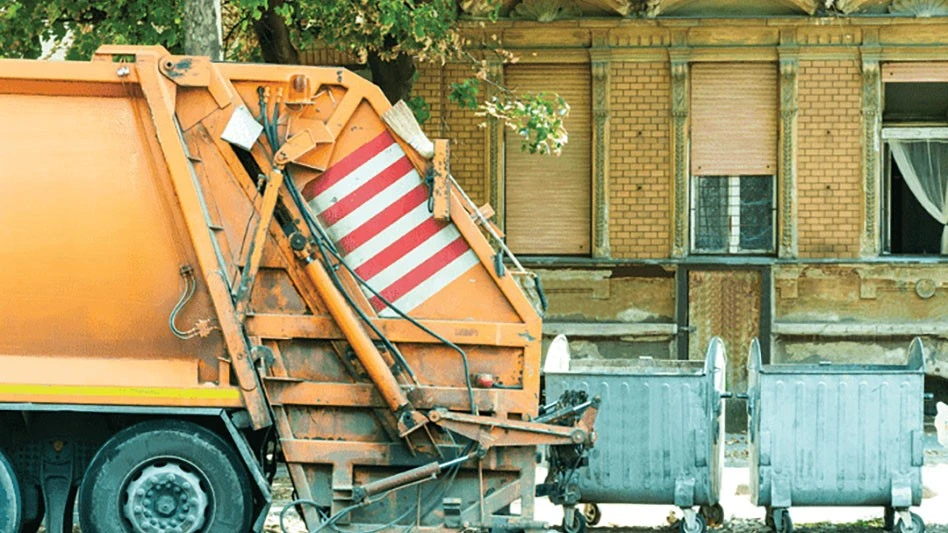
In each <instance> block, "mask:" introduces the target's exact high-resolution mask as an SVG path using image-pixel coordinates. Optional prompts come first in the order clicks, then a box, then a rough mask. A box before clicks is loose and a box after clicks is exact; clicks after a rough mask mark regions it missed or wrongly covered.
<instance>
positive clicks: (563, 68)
mask: <svg viewBox="0 0 948 533" xmlns="http://www.w3.org/2000/svg"><path fill="white" fill-rule="evenodd" d="M504 81H505V83H506V84H507V86H508V87H510V88H511V89H514V90H517V91H520V92H525V93H535V92H544V91H554V92H556V93H558V94H559V95H560V96H562V97H563V98H564V99H566V101H567V102H569V105H570V112H569V116H568V117H566V119H565V123H566V129H567V131H569V144H567V145H566V147H564V148H563V153H562V155H560V156H559V157H549V156H542V155H536V154H529V153H527V152H524V151H522V150H521V149H520V147H521V143H520V137H519V136H518V135H517V134H516V132H513V131H511V130H509V129H507V130H506V139H505V142H504V184H505V190H504V196H505V202H504V206H505V210H506V213H505V228H504V229H505V231H506V233H507V245H508V246H510V249H511V250H513V251H514V252H515V253H518V254H527V255H590V253H591V248H592V243H591V241H592V238H591V235H592V172H591V168H592V125H591V124H592V123H591V117H592V101H591V96H590V95H591V90H592V75H591V73H590V70H589V65H580V64H577V65H562V64H557V65H521V64H516V65H508V66H507V67H506V70H505V71H504Z"/></svg>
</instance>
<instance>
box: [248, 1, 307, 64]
mask: <svg viewBox="0 0 948 533" xmlns="http://www.w3.org/2000/svg"><path fill="white" fill-rule="evenodd" d="M283 3H284V1H283V0H270V5H269V7H268V9H267V10H266V11H264V12H263V15H261V16H260V20H258V21H256V22H254V23H253V31H254V33H255V34H257V42H258V43H260V51H261V53H262V55H263V60H264V61H266V62H267V63H280V64H282V65H298V64H299V62H300V55H299V52H297V51H296V47H294V46H293V42H292V41H291V40H290V29H289V28H288V27H287V26H286V20H285V19H284V18H283V17H282V16H280V14H279V13H277V12H276V9H277V8H278V7H280V6H282V5H283Z"/></svg>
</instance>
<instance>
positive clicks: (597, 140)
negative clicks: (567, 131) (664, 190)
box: [591, 53, 612, 258]
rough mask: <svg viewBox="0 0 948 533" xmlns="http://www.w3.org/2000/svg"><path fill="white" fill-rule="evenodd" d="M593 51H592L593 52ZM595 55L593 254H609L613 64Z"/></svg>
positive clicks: (593, 73) (593, 63)
mask: <svg viewBox="0 0 948 533" xmlns="http://www.w3.org/2000/svg"><path fill="white" fill-rule="evenodd" d="M591 55H592V53H591ZM597 56H598V54H596V55H592V61H591V67H592V91H593V109H592V111H593V121H594V123H593V138H592V141H593V143H592V144H593V153H592V156H593V157H592V209H593V212H592V220H593V223H592V256H593V257H600V258H608V257H609V256H610V255H611V252H610V250H609V84H610V76H609V72H610V70H611V67H612V64H611V62H610V61H609V59H608V58H603V57H597Z"/></svg>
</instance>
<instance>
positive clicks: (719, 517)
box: [698, 503, 724, 527]
mask: <svg viewBox="0 0 948 533" xmlns="http://www.w3.org/2000/svg"><path fill="white" fill-rule="evenodd" d="M698 512H699V513H700V514H701V516H703V517H704V521H705V522H706V523H707V524H708V526H710V527H718V526H721V525H724V508H723V507H721V504H720V503H716V504H714V505H702V506H701V509H700V510H699V511H698Z"/></svg>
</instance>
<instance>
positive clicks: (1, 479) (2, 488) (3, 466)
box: [0, 451, 23, 531]
mask: <svg viewBox="0 0 948 533" xmlns="http://www.w3.org/2000/svg"><path fill="white" fill-rule="evenodd" d="M22 518H23V500H22V499H21V497H20V484H19V483H18V482H17V479H16V472H14V471H13V466H12V465H10V461H8V460H7V456H6V455H5V454H4V453H3V451H0V531H19V530H20V522H21V521H22Z"/></svg>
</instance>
